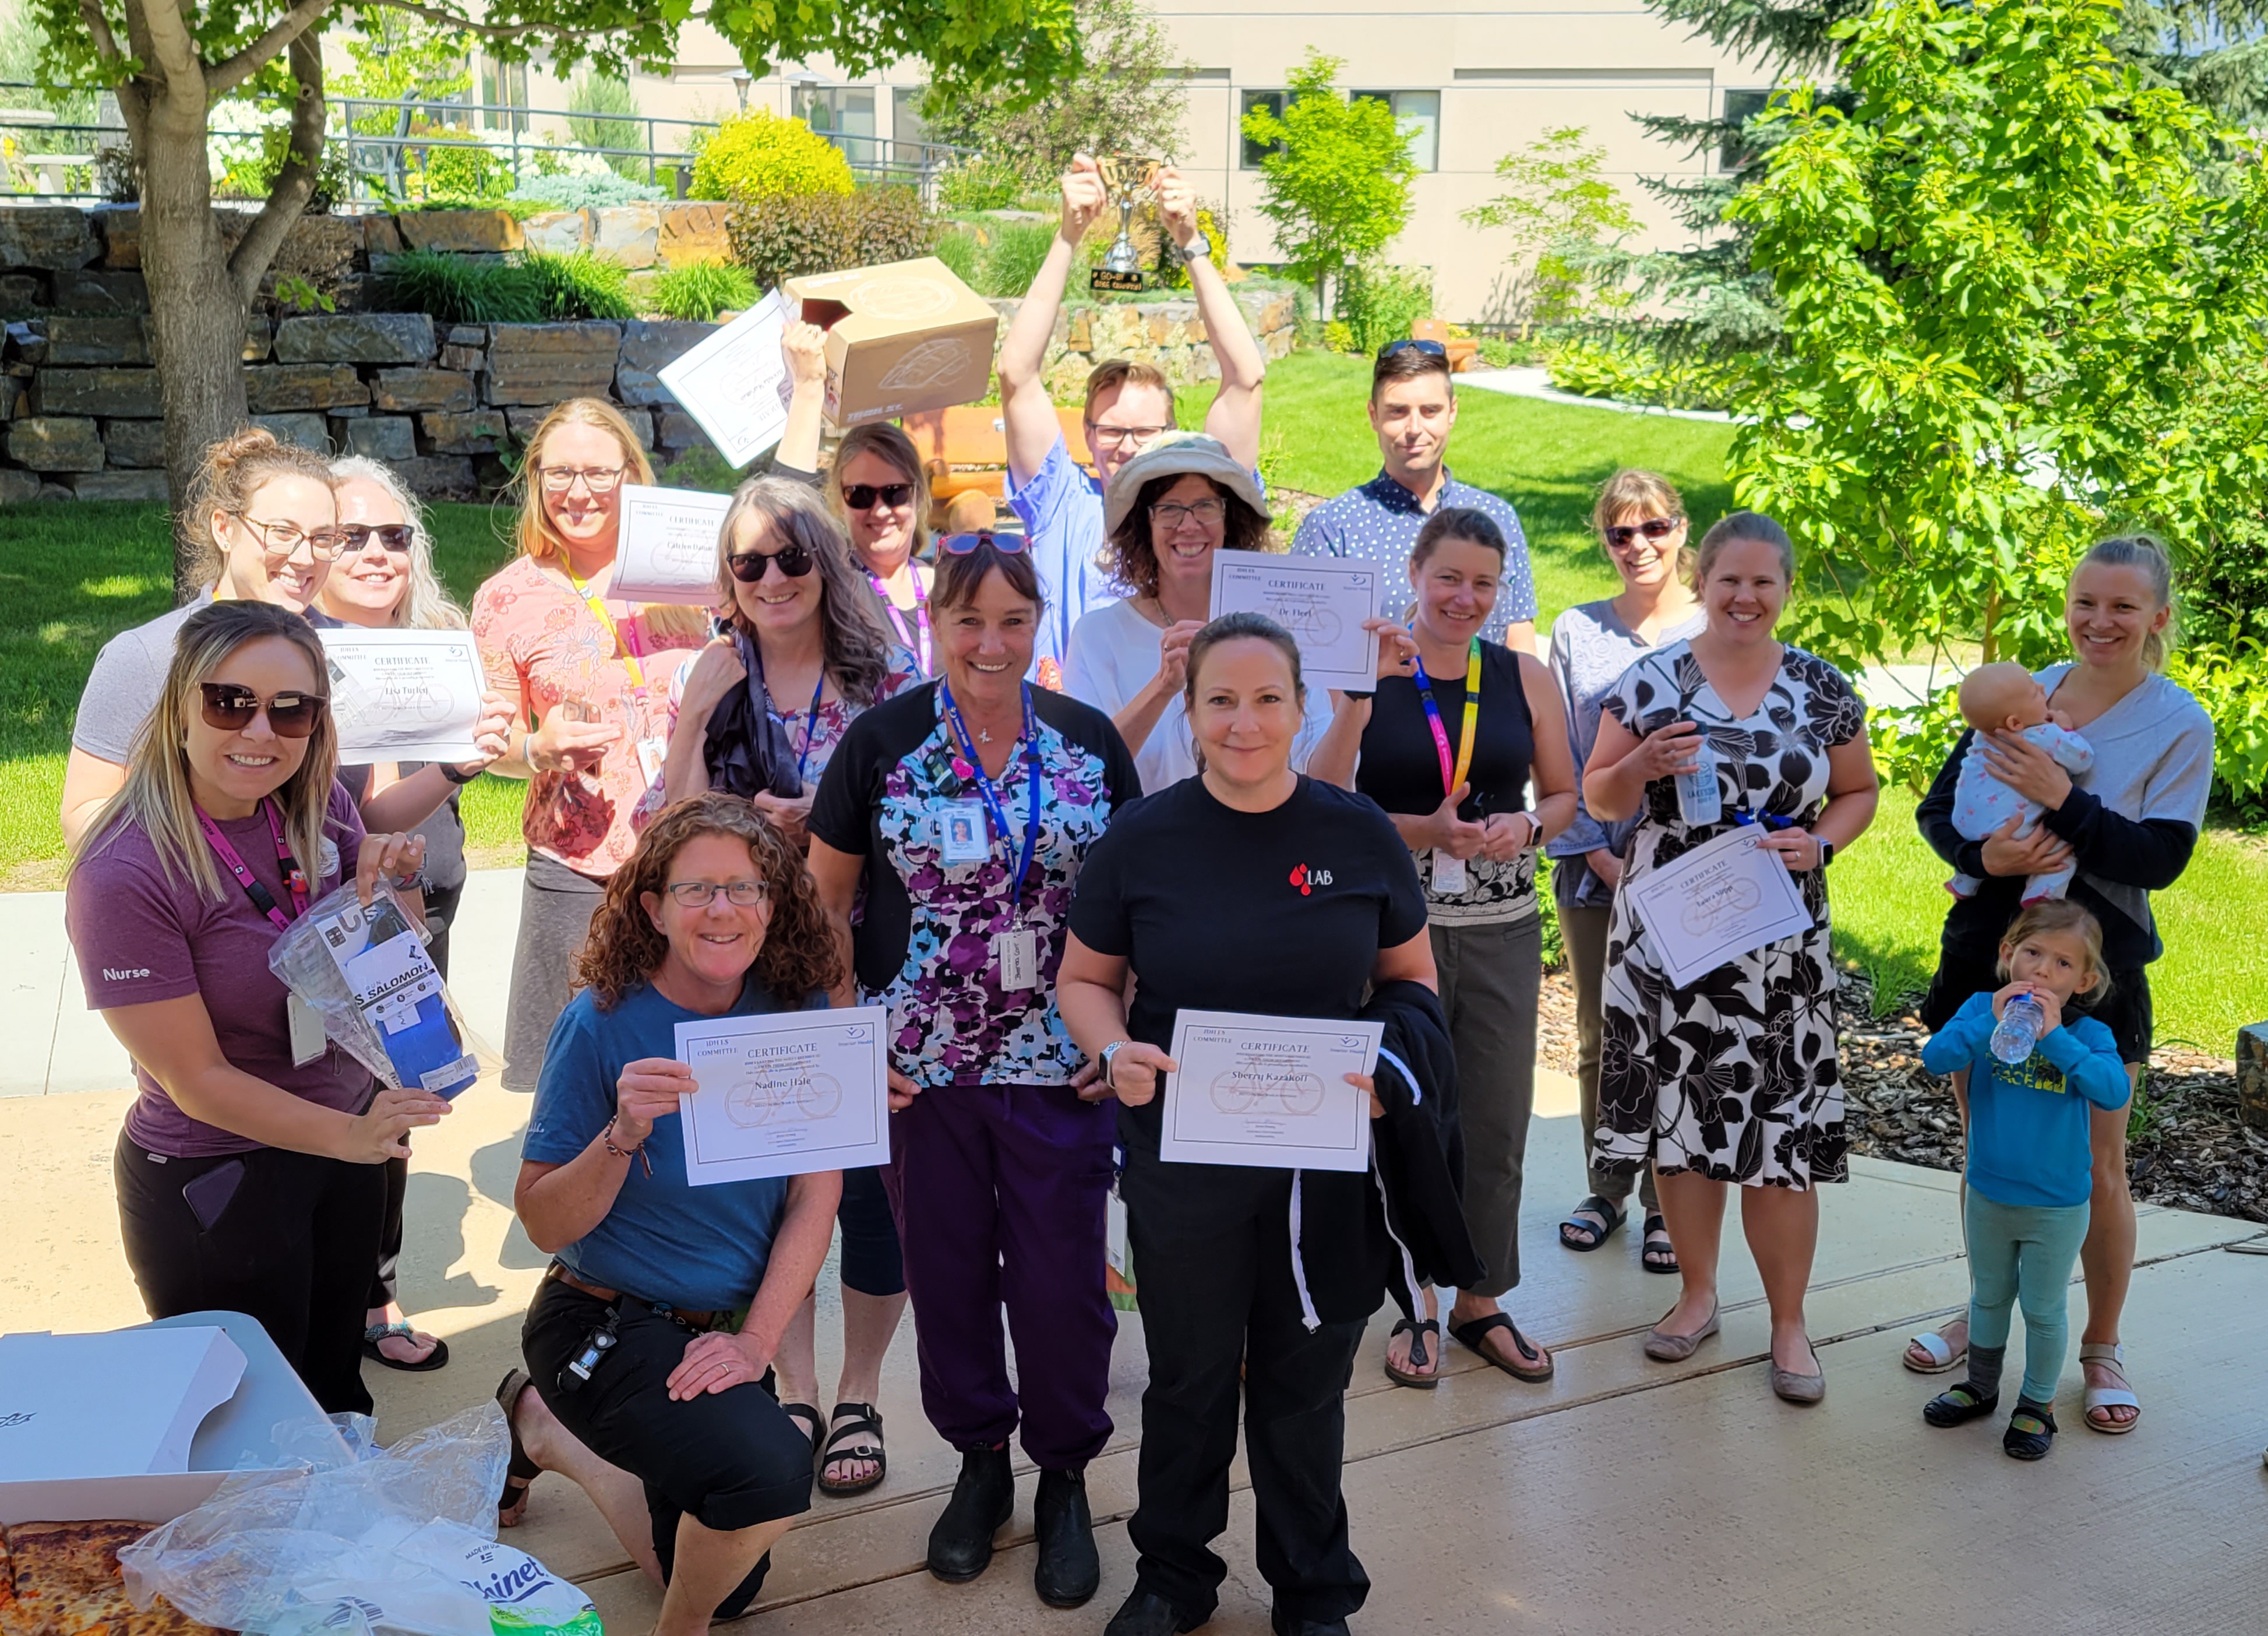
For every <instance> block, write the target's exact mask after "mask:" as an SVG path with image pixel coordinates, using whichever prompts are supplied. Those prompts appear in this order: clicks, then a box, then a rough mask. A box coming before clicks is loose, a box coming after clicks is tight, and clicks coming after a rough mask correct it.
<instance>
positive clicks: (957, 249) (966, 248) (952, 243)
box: [930, 227, 983, 290]
mask: <svg viewBox="0 0 2268 1636" xmlns="http://www.w3.org/2000/svg"><path fill="white" fill-rule="evenodd" d="M930 254H932V255H933V256H935V257H937V259H938V260H939V261H940V262H944V263H945V264H946V266H947V267H950V268H951V269H953V273H954V277H956V278H958V279H960V280H961V283H962V284H967V285H968V287H969V288H970V289H971V290H974V289H976V287H977V286H976V264H977V262H978V260H979V258H980V257H981V255H982V254H983V247H981V246H980V245H978V243H977V242H976V233H974V232H971V231H970V230H969V229H968V228H966V227H956V228H954V229H953V230H952V231H951V232H943V233H939V235H938V240H937V243H936V244H935V245H933V246H932V247H931V249H930Z"/></svg>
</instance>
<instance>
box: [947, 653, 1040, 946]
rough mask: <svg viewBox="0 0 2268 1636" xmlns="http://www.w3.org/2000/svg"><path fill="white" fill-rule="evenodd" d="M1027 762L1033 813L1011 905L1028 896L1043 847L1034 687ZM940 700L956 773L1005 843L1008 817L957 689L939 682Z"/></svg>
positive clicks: (1027, 690) (1027, 698) (1027, 716)
mask: <svg viewBox="0 0 2268 1636" xmlns="http://www.w3.org/2000/svg"><path fill="white" fill-rule="evenodd" d="M1023 685H1024V762H1025V764H1026V765H1027V766H1028V767H1029V768H1030V769H1031V810H1030V811H1029V812H1028V813H1027V814H1025V815H1024V851H1023V856H1022V857H1020V858H1019V859H1017V860H1016V878H1015V879H1014V880H1013V881H1011V882H1010V883H1009V888H1008V890H1009V902H1010V903H1020V902H1021V901H1022V899H1023V895H1024V877H1025V876H1026V875H1027V874H1029V873H1031V869H1032V853H1033V851H1035V849H1036V848H1037V847H1038V845H1039V844H1040V734H1039V729H1038V727H1037V726H1035V723H1034V722H1033V719H1032V684H1031V683H1030V682H1025V683H1024V684H1023ZM937 696H938V700H939V703H940V704H943V705H944V706H945V719H946V725H947V726H950V727H952V729H953V737H954V743H955V744H956V745H958V746H959V749H958V750H957V752H956V753H955V754H954V758H953V770H954V771H955V772H957V773H959V774H960V775H961V777H964V778H968V779H971V780H973V781H974V782H975V784H976V792H977V793H978V794H979V795H982V796H983V798H984V815H985V817H986V818H988V819H989V820H990V822H991V825H992V833H993V834H994V835H995V836H998V837H999V838H1000V839H1001V840H1002V841H1005V840H1006V839H1007V838H1008V814H1007V811H1006V809H1005V808H1004V807H1002V806H1001V805H1000V798H999V796H998V794H996V793H995V792H994V791H993V788H992V780H991V779H990V778H988V777H985V776H984V768H983V763H980V762H979V761H978V760H977V759H976V740H975V739H973V738H971V737H970V736H969V733H968V723H967V722H965V721H963V720H961V706H960V705H958V704H954V702H953V689H952V688H951V687H949V686H947V685H946V681H945V679H944V678H943V677H942V676H940V677H939V678H938V683H937Z"/></svg>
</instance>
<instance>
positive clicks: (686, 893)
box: [669, 881, 772, 909]
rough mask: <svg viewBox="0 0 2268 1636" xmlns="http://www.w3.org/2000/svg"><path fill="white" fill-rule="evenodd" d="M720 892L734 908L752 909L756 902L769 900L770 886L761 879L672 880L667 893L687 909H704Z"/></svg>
mask: <svg viewBox="0 0 2268 1636" xmlns="http://www.w3.org/2000/svg"><path fill="white" fill-rule="evenodd" d="M719 892H722V893H723V894H724V895H725V902H726V903H730V904H732V905H733V907H734V908H735V909H754V908H755V906H756V905H757V904H758V903H768V902H770V898H771V895H772V889H771V887H770V885H769V884H768V883H766V882H764V881H725V882H723V883H721V884H720V883H718V882H717V881H671V882H670V883H669V895H671V896H672V897H674V898H675V899H676V900H677V901H678V902H679V903H682V904H684V905H685V907H686V908H688V909H706V908H708V907H709V905H710V904H711V903H715V902H716V901H717V894H718V893H719Z"/></svg>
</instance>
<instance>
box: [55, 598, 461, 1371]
mask: <svg viewBox="0 0 2268 1636" xmlns="http://www.w3.org/2000/svg"><path fill="white" fill-rule="evenodd" d="M324 674H325V670H324V665H323V650H322V645H321V644H320V642H319V641H317V639H316V637H315V633H314V631H313V629H312V628H311V627H310V626H309V625H308V624H307V623H306V621H305V620H304V619H302V618H300V617H299V616H298V615H297V614H296V613H293V612H291V611H289V610H287V609H284V608H275V607H271V606H269V604H267V603H264V602H220V603H216V604H215V605H213V606H212V607H210V608H204V609H202V610H200V611H199V612H198V613H196V614H195V615H192V616H191V617H190V618H189V619H188V621H187V622H185V623H183V624H182V626H181V629H180V636H179V637H178V638H177V640H176V642H175V644H174V648H173V665H172V667H171V668H170V669H169V671H168V672H167V674H166V688H165V692H164V695H163V696H161V697H160V698H159V700H158V705H157V708H156V709H155V710H154V711H152V712H151V718H150V720H149V723H148V724H147V726H146V727H145V729H144V732H143V733H142V734H141V736H140V737H139V738H138V739H137V740H136V744H135V747H134V750H133V754H132V757H131V759H130V760H129V762H128V763H127V767H126V783H125V785H124V787H123V788H122V789H121V790H120V791H119V792H118V793H117V794H116V795H115V796H114V797H112V798H111V800H110V801H109V802H108V803H107V805H106V806H105V807H103V808H102V810H101V811H100V812H99V813H98V814H96V815H95V818H94V820H93V822H92V824H91V825H90V826H89V828H88V830H87V833H86V837H85V840H84V841H83V842H82V843H81V844H80V845H79V847H78V848H77V851H76V852H75V854H74V856H73V858H72V862H71V873H70V885H69V888H68V892H67V894H66V897H65V906H64V914H65V918H66V921H67V923H68V925H69V926H70V939H71V944H72V947H74V948H76V949H77V952H78V960H79V969H80V972H81V974H82V975H83V976H84V977H85V984H86V992H87V1000H88V1004H89V1005H91V1006H92V1007H93V1008H94V1009H96V1010H98V1011H100V1012H102V1013H104V1020H105V1021H107V1022H108V1023H109V1024H110V1031H111V1032H112V1033H113V1034H115V1035H117V1036H118V1039H119V1043H121V1044H122V1045H124V1046H125V1047H126V1049H127V1050H128V1051H129V1053H130V1054H131V1055H132V1057H133V1058H134V1063H135V1076H136V1080H137V1081H138V1082H139V1084H140V1087H141V1092H142V1094H141V1097H140V1100H138V1101H137V1102H136V1103H135V1104H134V1106H133V1107H132V1109H129V1111H128V1113H127V1116H126V1127H125V1129H124V1130H123V1131H122V1132H121V1133H120V1135H119V1139H118V1151H117V1154H116V1158H115V1161H114V1171H115V1177H116V1183H117V1188H118V1213H119V1220H120V1224H121V1227H122V1230H123V1233H124V1235H125V1241H126V1260H127V1264H129V1266H131V1267H132V1268H133V1270H134V1280H135V1282H136V1284H137V1285H139V1286H141V1290H142V1300H143V1304H144V1306H146V1307H147V1308H149V1310H150V1315H151V1317H153V1318H164V1317H170V1316H173V1315H175V1314H178V1313H183V1312H200V1311H205V1310H209V1309H216V1308H217V1309H220V1310H224V1311H232V1312H246V1313H250V1314H251V1315H253V1316H254V1317H255V1318H257V1319H259V1320H260V1322H261V1324H262V1325H263V1326H264V1327H265V1328H266V1329H267V1330H268V1334H269V1338H270V1339H272V1340H273V1341H275V1343H276V1348H277V1350H279V1351H280V1352H283V1354H284V1357H285V1358H287V1359H289V1360H291V1366H292V1367H294V1368H296V1369H297V1370H298V1372H299V1377H300V1379H302V1380H303V1381H305V1382H306V1384H307V1389H308V1390H310V1391H311V1392H313V1394H314V1396H315V1400H316V1401H317V1402H318V1403H320V1404H322V1406H323V1407H324V1408H325V1409H326V1410H327V1411H330V1412H332V1413H342V1412H352V1413H358V1414H368V1413H369V1412H370V1411H371V1407H372V1404H371V1396H370V1393H369V1392H368V1391H367V1390H365V1389H364V1386H363V1383H362V1330H363V1301H364V1297H365V1294H366V1293H367V1292H368V1290H369V1287H370V1270H371V1268H372V1266H373V1265H374V1264H376V1262H377V1257H378V1233H379V1208H380V1205H381V1203H382V1201H383V1198H384V1194H385V1188H386V1177H385V1172H384V1169H383V1164H384V1161H386V1160H387V1159H388V1158H390V1157H392V1156H393V1155H394V1154H396V1153H406V1152H407V1151H408V1148H407V1146H406V1144H405V1142H404V1140H403V1139H404V1137H405V1135H406V1134H407V1132H408V1131H410V1130H411V1129H413V1128H414V1127H416V1126H418V1125H426V1124H433V1123H435V1122H436V1121H437V1120H438V1119H439V1118H440V1116H442V1115H443V1114H445V1113H446V1112H447V1111H448V1110H449V1105H448V1104H447V1103H446V1102H443V1101H442V1100H441V1099H440V1098H439V1097H438V1096H435V1095H432V1094H430V1093H428V1092H424V1091H398V1090H387V1089H380V1088H379V1087H377V1086H376V1084H375V1083H374V1081H373V1080H372V1078H371V1075H370V1073H369V1072H368V1071H367V1070H366V1069H365V1068H364V1067H363V1066H362V1065H360V1064H359V1063H357V1062H356V1061H355V1059H354V1058H352V1057H350V1056H349V1055H347V1053H346V1052H344V1051H342V1050H339V1049H337V1048H336V1047H335V1046H331V1045H329V1044H328V1043H327V1042H324V1041H323V1040H322V1039H321V1038H320V1031H318V1033H317V1035H316V1037H315V1039H314V1041H313V1043H314V1045H315V1046H316V1048H317V1049H316V1051H315V1053H314V1054H313V1056H309V1055H308V1054H307V1053H306V1052H305V1051H301V1050H294V1042H293V1036H292V1028H291V1021H290V1007H289V1004H288V1002H287V999H286V995H285V991H284V984H282V982H281V981H280V980H279V979H277V978H276V976H274V975H273V974H272V973H270V972H269V969H268V949H269V945H270V944H271V943H273V942H274V941H275V940H276V935H277V933H278V932H281V931H282V930H283V929H284V927H285V926H288V925H290V924H291V921H292V920H293V919H295V918H297V917H298V916H299V915H300V914H302V913H304V912H306V908H307V905H308V904H309V903H311V902H313V900H314V899H316V898H319V897H320V896H322V895H323V894H324V893H325V892H327V891H329V890H330V889H331V888H335V886H337V885H338V883H339V881H340V878H341V876H342V873H343V872H344V865H345V861H346V860H347V859H350V858H351V859H353V861H354V868H355V878H356V880H357V882H358V883H359V885H360V886H361V888H362V890H363V895H364V896H365V899H367V897H368V896H369V895H370V891H371V888H372V885H373V884H374V883H375V881H377V879H378V877H379V874H380V873H386V874H395V875H398V874H400V873H403V872H405V871H408V870H412V869H415V868H416V866H417V861H418V859H419V857H420V855H421V854H422V852H423V843H422V842H418V841H416V840H414V839H413V838H412V837H410V836H402V835H376V836H365V834H364V833H363V828H362V821H361V820H360V819H359V818H358V817H357V815H356V813H355V807H354V803H353V801H352V800H350V799H349V797H348V796H347V794H346V792H344V791H343V790H341V789H339V788H338V787H337V785H335V782H334V779H333V773H334V770H335V768H336V765H337V762H338V735H337V732H336V730H335V727H334V726H333V725H332V722H331V716H330V709H329V702H328V698H327V697H326V696H325V695H324V692H323V677H324Z"/></svg>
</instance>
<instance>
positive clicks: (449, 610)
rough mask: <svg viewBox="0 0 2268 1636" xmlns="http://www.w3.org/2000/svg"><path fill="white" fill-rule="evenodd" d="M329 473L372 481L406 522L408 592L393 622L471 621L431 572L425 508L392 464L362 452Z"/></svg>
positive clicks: (457, 626)
mask: <svg viewBox="0 0 2268 1636" xmlns="http://www.w3.org/2000/svg"><path fill="white" fill-rule="evenodd" d="M331 475H332V476H333V477H335V479H337V480H338V481H339V482H340V483H353V482H357V481H359V482H363V483H376V484H377V485H378V486H379V488H381V489H383V490H386V497H387V499H389V500H392V501H393V502H394V507H395V509H396V510H398V511H399V512H401V520H402V521H404V522H406V523H408V524H409V594H408V595H407V596H405V597H403V598H402V599H401V605H400V606H399V607H397V608H395V609H394V623H395V624H396V625H399V626H402V627H405V628H407V629H409V630H464V629H466V628H467V626H468V624H469V623H471V622H470V621H468V619H467V618H466V617H465V610H464V609H463V608H459V607H458V606H457V604H456V603H455V601H453V600H452V599H451V597H450V595H449V593H448V592H447V591H446V590H444V589H443V588H442V586H441V576H440V575H438V573H436V572H434V571H433V541H432V536H431V535H430V534H427V533H426V532H425V508H424V507H423V506H422V505H418V503H417V497H416V496H415V495H413V494H411V493H410V492H409V488H408V486H407V485H405V484H404V483H402V481H401V478H399V477H397V476H395V475H394V470H393V468H391V467H389V466H386V465H384V464H382V463H380V462H379V461H374V460H372V459H370V458H368V457H367V456H365V455H361V454H350V455H347V456H345V457H344V458H343V459H340V460H335V461H332V462H331Z"/></svg>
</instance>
